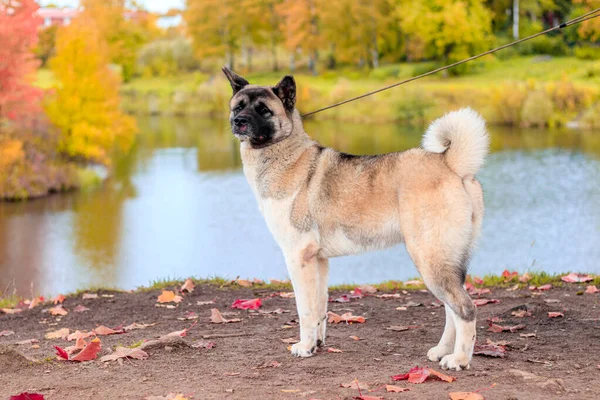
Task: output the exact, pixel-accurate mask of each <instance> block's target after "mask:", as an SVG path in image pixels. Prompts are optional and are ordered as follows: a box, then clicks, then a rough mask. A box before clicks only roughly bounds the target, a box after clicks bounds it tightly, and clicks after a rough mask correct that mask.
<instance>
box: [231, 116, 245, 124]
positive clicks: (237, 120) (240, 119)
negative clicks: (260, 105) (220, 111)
mask: <svg viewBox="0 0 600 400" xmlns="http://www.w3.org/2000/svg"><path fill="white" fill-rule="evenodd" d="M233 123H234V124H235V126H242V125H247V124H248V118H246V117H243V116H239V117H235V118H234V119H233Z"/></svg>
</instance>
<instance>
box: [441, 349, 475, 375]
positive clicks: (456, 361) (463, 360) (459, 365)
mask: <svg viewBox="0 0 600 400" xmlns="http://www.w3.org/2000/svg"><path fill="white" fill-rule="evenodd" d="M470 361H471V359H470V357H468V356H467V355H466V354H459V355H455V354H454V353H453V354H448V355H447V356H444V358H442V361H440V365H441V366H442V368H443V369H453V370H456V371H460V370H461V369H469V368H471V365H469V363H470Z"/></svg>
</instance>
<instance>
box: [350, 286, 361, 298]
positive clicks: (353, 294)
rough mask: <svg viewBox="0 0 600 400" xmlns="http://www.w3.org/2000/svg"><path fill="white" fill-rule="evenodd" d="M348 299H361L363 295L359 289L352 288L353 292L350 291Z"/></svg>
mask: <svg viewBox="0 0 600 400" xmlns="http://www.w3.org/2000/svg"><path fill="white" fill-rule="evenodd" d="M350 297H352V298H354V299H362V298H363V297H364V295H363V294H362V290H360V288H354V290H352V291H350Z"/></svg>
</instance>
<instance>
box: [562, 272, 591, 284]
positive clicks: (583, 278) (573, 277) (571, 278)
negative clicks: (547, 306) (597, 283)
mask: <svg viewBox="0 0 600 400" xmlns="http://www.w3.org/2000/svg"><path fill="white" fill-rule="evenodd" d="M560 279H561V280H562V281H563V282H567V283H579V282H589V281H593V280H594V277H593V276H591V275H586V274H577V273H575V272H571V273H570V274H569V275H565V276H562V277H561V278H560Z"/></svg>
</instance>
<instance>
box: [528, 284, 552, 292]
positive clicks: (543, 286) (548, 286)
mask: <svg viewBox="0 0 600 400" xmlns="http://www.w3.org/2000/svg"><path fill="white" fill-rule="evenodd" d="M550 289H552V284H551V283H546V284H545V285H542V286H529V290H539V291H546V290H550Z"/></svg>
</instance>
